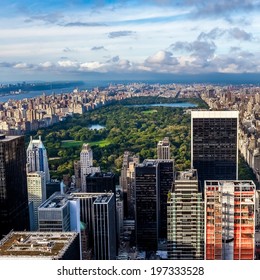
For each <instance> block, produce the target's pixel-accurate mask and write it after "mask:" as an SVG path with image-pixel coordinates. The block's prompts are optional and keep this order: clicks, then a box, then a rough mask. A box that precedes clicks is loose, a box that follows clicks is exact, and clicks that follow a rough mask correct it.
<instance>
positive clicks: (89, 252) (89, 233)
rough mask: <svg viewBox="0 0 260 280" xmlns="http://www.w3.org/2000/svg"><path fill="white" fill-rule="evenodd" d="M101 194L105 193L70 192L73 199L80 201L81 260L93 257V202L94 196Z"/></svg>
mask: <svg viewBox="0 0 260 280" xmlns="http://www.w3.org/2000/svg"><path fill="white" fill-rule="evenodd" d="M101 195H105V193H83V192H75V193H71V196H72V197H73V199H78V200H79V202H80V222H81V246H82V259H83V260H87V259H88V260H89V259H93V254H94V253H93V251H94V235H93V232H94V227H93V203H94V201H95V200H96V198H97V197H98V196H101Z"/></svg>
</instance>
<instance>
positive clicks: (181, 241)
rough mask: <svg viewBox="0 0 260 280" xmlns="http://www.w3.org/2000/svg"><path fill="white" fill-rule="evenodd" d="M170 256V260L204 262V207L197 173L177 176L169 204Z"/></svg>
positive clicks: (188, 171) (184, 173)
mask: <svg viewBox="0 0 260 280" xmlns="http://www.w3.org/2000/svg"><path fill="white" fill-rule="evenodd" d="M167 222H168V223H167V224H168V228H167V255H168V259H171V260H203V259H204V204H203V199H202V193H200V192H199V190H198V176H197V171H196V170H194V169H193V170H187V171H181V172H177V173H176V176H175V182H174V184H173V188H172V190H171V192H170V193H169V195H168V204H167Z"/></svg>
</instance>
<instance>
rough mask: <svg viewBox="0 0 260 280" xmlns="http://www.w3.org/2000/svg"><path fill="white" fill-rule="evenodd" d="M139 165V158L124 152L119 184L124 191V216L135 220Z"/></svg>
mask: <svg viewBox="0 0 260 280" xmlns="http://www.w3.org/2000/svg"><path fill="white" fill-rule="evenodd" d="M137 164H139V157H138V156H135V155H131V153H130V152H128V151H126V152H124V157H123V164H122V169H121V176H120V177H119V184H120V186H121V187H122V189H123V199H124V216H125V217H127V218H130V219H134V217H135V213H134V209H135V184H134V181H135V166H136V165H137Z"/></svg>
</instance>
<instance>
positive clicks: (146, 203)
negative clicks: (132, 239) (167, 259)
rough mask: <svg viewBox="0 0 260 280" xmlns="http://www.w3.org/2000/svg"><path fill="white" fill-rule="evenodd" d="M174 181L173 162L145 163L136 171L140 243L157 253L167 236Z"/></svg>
mask: <svg viewBox="0 0 260 280" xmlns="http://www.w3.org/2000/svg"><path fill="white" fill-rule="evenodd" d="M173 180H174V173H173V160H165V161H163V160H145V161H144V162H143V163H142V164H139V165H137V166H136V168H135V188H136V190H135V198H136V209H135V222H136V243H137V247H138V248H139V249H141V250H146V251H155V250H157V248H158V242H159V240H160V239H163V238H165V239H166V237H167V195H168V192H169V191H170V190H171V187H172V183H173Z"/></svg>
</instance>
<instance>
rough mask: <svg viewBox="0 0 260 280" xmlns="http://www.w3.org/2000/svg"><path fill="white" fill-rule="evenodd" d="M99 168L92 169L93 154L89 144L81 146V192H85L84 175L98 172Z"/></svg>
mask: <svg viewBox="0 0 260 280" xmlns="http://www.w3.org/2000/svg"><path fill="white" fill-rule="evenodd" d="M99 171H100V168H99V167H93V152H92V150H91V148H90V145H89V144H83V146H82V150H81V152H80V176H81V188H82V191H84V192H85V191H86V175H88V174H91V173H93V172H99Z"/></svg>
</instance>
